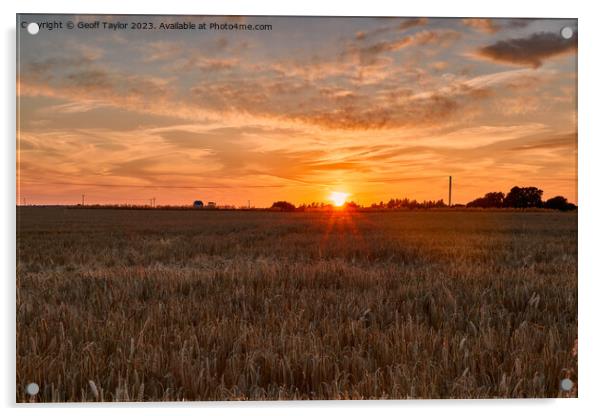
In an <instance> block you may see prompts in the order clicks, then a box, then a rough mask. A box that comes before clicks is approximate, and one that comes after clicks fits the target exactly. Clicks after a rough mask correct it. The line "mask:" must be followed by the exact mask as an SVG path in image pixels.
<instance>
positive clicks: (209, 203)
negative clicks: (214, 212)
mask: <svg viewBox="0 0 602 416" xmlns="http://www.w3.org/2000/svg"><path fill="white" fill-rule="evenodd" d="M216 207H217V204H216V203H215V202H207V208H216Z"/></svg>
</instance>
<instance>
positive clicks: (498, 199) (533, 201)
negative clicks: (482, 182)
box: [466, 186, 577, 211]
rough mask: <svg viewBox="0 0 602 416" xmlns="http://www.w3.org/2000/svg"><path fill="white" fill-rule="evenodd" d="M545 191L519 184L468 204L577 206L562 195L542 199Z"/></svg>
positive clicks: (535, 206)
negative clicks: (505, 192) (506, 190)
mask: <svg viewBox="0 0 602 416" xmlns="http://www.w3.org/2000/svg"><path fill="white" fill-rule="evenodd" d="M542 195H543V191H542V190H541V189H539V188H536V187H534V186H529V187H525V188H521V187H518V186H515V187H513V188H512V189H510V192H508V193H507V194H504V193H503V192H488V193H486V194H485V196H483V197H481V198H477V199H475V200H474V201H471V202H469V203H468V204H466V206H467V207H469V208H548V209H556V210H559V211H572V210H575V209H577V206H576V205H575V204H573V203H571V202H568V200H567V199H566V198H565V197H563V196H561V195H558V196H555V197H553V198H550V199H548V200H546V201H544V200H543V199H542Z"/></svg>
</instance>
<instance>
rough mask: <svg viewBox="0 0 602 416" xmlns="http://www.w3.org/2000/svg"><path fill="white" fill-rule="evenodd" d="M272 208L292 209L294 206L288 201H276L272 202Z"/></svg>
mask: <svg viewBox="0 0 602 416" xmlns="http://www.w3.org/2000/svg"><path fill="white" fill-rule="evenodd" d="M272 209H279V210H280V211H294V210H295V206H294V205H293V204H291V203H290V202H286V201H276V202H274V203H273V204H272Z"/></svg>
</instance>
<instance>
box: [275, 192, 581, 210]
mask: <svg viewBox="0 0 602 416" xmlns="http://www.w3.org/2000/svg"><path fill="white" fill-rule="evenodd" d="M542 196H543V190H541V189H539V188H536V187H533V186H529V187H524V188H521V187H518V186H515V187H513V188H512V189H510V192H508V193H507V194H505V193H503V192H488V193H486V194H485V195H484V196H482V197H481V198H477V199H475V200H473V201H470V202H469V203H468V204H466V205H462V204H455V205H453V207H457V208H462V207H467V208H516V209H524V208H546V209H555V210H559V211H572V210H575V209H577V206H576V205H575V204H573V203H571V202H568V200H567V199H566V198H565V197H564V196H561V195H558V196H555V197H553V198H550V199H548V200H545V201H544V200H543V199H542ZM446 207H448V205H447V204H446V203H445V202H444V201H443V199H439V200H432V201H431V200H427V201H422V202H419V201H417V200H415V199H409V198H391V199H390V200H389V201H388V202H384V201H380V202H379V203H373V204H371V205H370V206H369V207H368V208H367V209H375V210H376V209H382V210H385V209H429V208H446ZM333 208H334V207H333V205H331V204H325V203H323V202H312V203H310V204H301V205H299V206H298V207H297V206H295V205H294V204H292V203H290V202H288V201H276V202H274V203H273V204H272V206H271V209H272V210H275V211H305V210H328V209H333ZM344 208H345V209H350V210H355V209H359V208H363V207H360V205H358V204H357V203H355V202H353V201H349V202H346V203H345V205H344ZM363 209H366V208H363Z"/></svg>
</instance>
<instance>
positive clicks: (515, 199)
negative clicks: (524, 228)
mask: <svg viewBox="0 0 602 416" xmlns="http://www.w3.org/2000/svg"><path fill="white" fill-rule="evenodd" d="M542 195H543V191H542V190H541V189H539V188H536V187H534V186H530V187H527V188H520V187H518V186H515V187H514V188H512V189H511V190H510V192H508V194H507V195H506V197H505V198H504V207H509V208H541V207H543V202H542V200H541V196H542Z"/></svg>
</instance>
